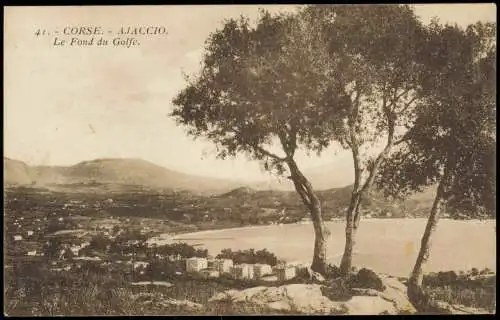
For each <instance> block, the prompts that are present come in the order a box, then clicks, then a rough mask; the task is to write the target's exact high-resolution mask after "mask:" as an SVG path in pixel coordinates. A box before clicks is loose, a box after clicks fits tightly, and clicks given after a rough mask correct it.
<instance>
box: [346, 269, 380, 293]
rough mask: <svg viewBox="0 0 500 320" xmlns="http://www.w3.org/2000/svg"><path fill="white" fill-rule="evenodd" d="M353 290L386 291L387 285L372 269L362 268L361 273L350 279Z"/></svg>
mask: <svg viewBox="0 0 500 320" xmlns="http://www.w3.org/2000/svg"><path fill="white" fill-rule="evenodd" d="M349 285H350V287H351V288H364V289H375V290H378V291H384V290H385V285H384V284H383V283H382V279H380V277H379V276H378V275H377V274H376V273H375V272H373V271H372V270H370V269H366V268H362V269H361V270H359V272H358V273H357V274H356V275H354V276H352V277H351V278H350V279H349Z"/></svg>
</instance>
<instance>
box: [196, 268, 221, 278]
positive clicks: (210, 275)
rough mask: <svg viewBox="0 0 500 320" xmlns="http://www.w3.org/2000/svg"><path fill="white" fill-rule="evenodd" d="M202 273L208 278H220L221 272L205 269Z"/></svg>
mask: <svg viewBox="0 0 500 320" xmlns="http://www.w3.org/2000/svg"><path fill="white" fill-rule="evenodd" d="M200 273H201V274H202V275H204V276H205V277H206V278H218V277H219V275H220V273H219V271H217V270H214V269H203V270H201V271H200Z"/></svg>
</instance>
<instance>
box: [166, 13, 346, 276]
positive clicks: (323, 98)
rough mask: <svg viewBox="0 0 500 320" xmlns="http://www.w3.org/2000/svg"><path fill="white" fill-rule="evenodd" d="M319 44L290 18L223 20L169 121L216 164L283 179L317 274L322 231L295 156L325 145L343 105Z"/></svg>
mask: <svg viewBox="0 0 500 320" xmlns="http://www.w3.org/2000/svg"><path fill="white" fill-rule="evenodd" d="M323 40H324V39H322V38H321V34H320V33H319V32H315V30H314V24H311V23H307V21H306V20H304V19H300V18H299V17H298V16H297V15H296V14H279V15H275V16H271V15H270V14H269V13H267V12H264V11H262V12H261V15H260V18H259V20H258V21H257V23H256V26H251V24H250V22H249V20H248V19H246V18H244V17H242V18H240V19H239V20H234V19H231V20H228V21H227V22H226V23H225V24H224V26H223V28H221V29H220V30H217V31H216V32H214V33H212V34H211V36H210V37H209V39H208V40H207V44H206V50H205V55H204V58H203V67H202V70H201V72H200V73H199V74H198V75H196V77H195V78H189V77H188V79H187V80H188V85H187V86H186V88H184V89H183V90H182V91H181V92H180V93H179V94H178V96H177V97H176V98H175V99H174V101H173V103H174V105H175V108H174V111H173V112H172V116H173V117H174V118H175V119H176V120H177V121H178V123H179V124H181V125H184V126H186V127H187V128H188V133H189V134H190V135H192V136H193V137H203V138H205V139H208V140H209V141H211V142H213V143H214V144H215V145H216V147H217V156H218V157H219V158H222V159H224V158H226V157H232V156H236V155H238V154H245V155H246V156H248V157H249V158H250V159H253V160H256V161H260V162H261V163H262V164H263V167H264V168H265V169H266V170H268V171H271V172H273V173H275V174H278V175H284V174H286V175H287V176H288V177H289V179H290V180H291V181H292V182H293V184H294V186H295V190H296V192H297V193H298V195H299V196H300V198H301V199H302V201H303V203H304V204H305V206H306V207H307V209H308V211H309V213H310V214H311V218H312V221H313V226H314V231H315V241H314V254H313V262H312V266H311V268H312V269H313V270H314V271H317V272H319V273H322V274H325V271H326V259H327V258H326V239H327V236H328V230H327V229H326V228H325V225H324V222H323V218H322V210H321V203H320V201H319V199H318V197H317V196H316V193H315V191H314V189H313V186H312V185H311V183H310V181H309V180H308V179H307V177H306V176H304V174H303V173H302V171H301V169H300V166H299V164H298V163H297V161H296V157H295V155H296V152H297V151H298V150H305V151H306V152H317V153H319V152H321V151H322V150H323V149H324V148H325V147H326V146H328V145H329V143H330V142H331V141H332V139H331V137H332V135H335V134H336V131H337V129H338V128H340V127H341V119H342V118H343V112H344V111H345V110H346V109H347V104H348V103H349V99H348V97H347V96H345V95H343V94H339V92H341V91H340V90H339V88H338V82H336V81H332V78H331V77H330V76H329V74H327V73H325V72H322V71H321V69H320V64H319V63H318V61H323V60H324V58H323V57H321V54H322V52H324V51H323V50H319V49H318V48H319V47H320V46H321V45H322V44H323V43H324V41H323ZM324 105H329V106H330V108H323V107H322V106H324Z"/></svg>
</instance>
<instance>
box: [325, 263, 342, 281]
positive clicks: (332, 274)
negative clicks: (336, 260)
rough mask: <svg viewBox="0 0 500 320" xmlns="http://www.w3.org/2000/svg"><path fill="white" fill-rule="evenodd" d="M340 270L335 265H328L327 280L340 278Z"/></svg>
mask: <svg viewBox="0 0 500 320" xmlns="http://www.w3.org/2000/svg"><path fill="white" fill-rule="evenodd" d="M340 275H341V274H340V268H338V267H337V266H335V265H333V264H328V265H327V266H326V274H325V276H326V278H327V279H335V278H338V277H340Z"/></svg>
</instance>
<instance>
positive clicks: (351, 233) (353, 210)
mask: <svg viewBox="0 0 500 320" xmlns="http://www.w3.org/2000/svg"><path fill="white" fill-rule="evenodd" d="M360 202H361V196H360V194H359V193H357V192H355V191H353V195H352V197H351V203H350V204H349V208H348V209H347V213H346V227H345V248H344V254H343V255H342V260H341V262H340V274H341V275H343V276H347V275H348V274H349V272H350V271H351V269H352V254H353V250H354V245H355V243H356V232H357V230H358V225H359V205H360Z"/></svg>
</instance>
